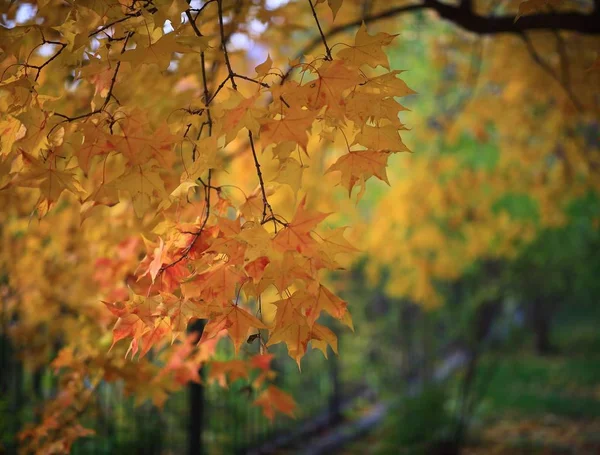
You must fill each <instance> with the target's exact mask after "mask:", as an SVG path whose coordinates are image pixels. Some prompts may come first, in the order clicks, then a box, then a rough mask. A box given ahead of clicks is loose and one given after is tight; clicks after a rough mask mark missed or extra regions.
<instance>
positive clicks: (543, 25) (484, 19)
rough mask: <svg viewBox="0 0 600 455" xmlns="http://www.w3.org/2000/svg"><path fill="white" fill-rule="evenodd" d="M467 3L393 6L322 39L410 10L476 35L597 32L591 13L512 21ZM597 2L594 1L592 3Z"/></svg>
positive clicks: (599, 26) (511, 17)
mask: <svg viewBox="0 0 600 455" xmlns="http://www.w3.org/2000/svg"><path fill="white" fill-rule="evenodd" d="M469 3H470V2H468V1H467V2H463V3H461V5H459V6H452V5H447V4H444V3H440V2H439V1H438V0H425V3H421V4H416V5H402V6H396V7H393V8H390V9H387V10H384V11H381V12H379V13H377V14H372V15H367V16H365V17H361V18H359V19H357V20H355V21H353V22H349V23H347V24H342V25H338V26H336V27H333V28H331V29H330V30H329V32H327V33H325V38H330V37H332V36H334V35H337V34H339V33H342V32H345V31H348V30H350V29H352V28H355V27H359V26H360V25H361V24H362V23H363V21H364V22H365V23H370V22H377V21H380V20H384V19H389V18H391V17H396V16H400V15H402V14H405V13H411V12H415V11H422V10H427V9H429V10H432V11H435V12H437V13H438V14H439V16H440V17H441V18H442V19H446V20H448V21H450V22H452V23H453V24H455V25H457V26H458V27H460V28H462V29H463V30H466V31H469V32H472V33H475V34H478V35H495V34H502V33H515V34H519V35H520V34H522V33H523V32H525V31H528V30H565V31H566V30H568V31H573V32H578V33H582V34H586V35H600V21H599V20H598V17H597V15H595V14H589V15H586V14H581V13H548V14H532V15H528V16H523V17H521V18H519V20H518V21H516V22H515V16H514V15H508V16H507V15H504V16H480V15H478V14H476V13H475V12H473V10H472V9H468V8H466V7H463V6H464V5H467V6H468V4H469ZM598 3H600V1H597V3H596V4H598ZM321 41H322V39H321V37H320V36H319V37H316V38H315V39H314V40H313V41H312V42H311V43H309V45H308V46H307V47H306V48H305V49H304V50H303V51H302V54H306V53H310V52H311V51H312V50H314V49H315V48H316V47H317V46H318V45H319V43H320V42H321Z"/></svg>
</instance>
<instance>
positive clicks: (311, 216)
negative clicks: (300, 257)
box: [273, 198, 330, 253]
mask: <svg viewBox="0 0 600 455" xmlns="http://www.w3.org/2000/svg"><path fill="white" fill-rule="evenodd" d="M329 215H330V213H322V212H317V211H312V210H307V209H306V198H304V199H302V201H301V202H300V204H299V205H298V208H297V209H296V214H295V215H294V218H293V219H292V221H291V222H290V223H288V225H287V226H286V227H285V228H283V229H282V230H281V231H279V232H278V233H277V235H276V236H275V238H274V239H273V244H274V245H276V246H278V247H279V248H280V249H281V250H283V251H287V250H292V251H294V250H295V251H298V252H299V253H304V252H307V251H308V250H310V248H312V247H313V245H314V244H315V243H316V242H315V240H314V239H313V238H312V237H311V236H310V231H312V230H313V229H314V228H315V227H316V226H317V225H318V224H319V223H320V222H321V221H323V220H324V219H325V218H327V217H328V216H329Z"/></svg>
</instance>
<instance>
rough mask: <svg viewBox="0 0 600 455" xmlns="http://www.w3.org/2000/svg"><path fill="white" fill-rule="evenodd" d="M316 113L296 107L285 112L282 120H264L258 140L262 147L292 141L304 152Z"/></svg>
mask: <svg viewBox="0 0 600 455" xmlns="http://www.w3.org/2000/svg"><path fill="white" fill-rule="evenodd" d="M316 117H317V113H316V112H314V111H311V110H303V109H300V108H297V107H293V108H291V109H288V110H286V112H285V115H284V117H283V118H280V119H278V120H275V119H271V120H266V121H264V122H263V123H262V126H261V127H260V140H261V143H262V144H263V146H264V147H266V146H268V145H270V144H278V143H280V142H285V141H292V142H295V143H296V144H298V145H299V146H300V147H302V149H303V150H304V151H306V147H307V145H308V131H309V130H310V128H311V126H312V124H313V121H314V120H315V118H316Z"/></svg>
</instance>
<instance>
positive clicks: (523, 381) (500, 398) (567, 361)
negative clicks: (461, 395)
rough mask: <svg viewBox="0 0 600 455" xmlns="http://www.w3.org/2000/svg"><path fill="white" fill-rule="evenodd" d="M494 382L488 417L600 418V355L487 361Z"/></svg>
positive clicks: (488, 391)
mask: <svg viewBox="0 0 600 455" xmlns="http://www.w3.org/2000/svg"><path fill="white" fill-rule="evenodd" d="M490 368H492V369H493V370H492V371H490V374H491V375H492V378H491V380H490V382H489V384H488V385H487V387H486V389H485V395H484V398H483V402H482V403H481V404H482V408H483V409H485V411H486V414H492V415H494V414H495V415H497V414H499V413H505V412H510V413H511V414H512V413H516V414H521V415H523V416H532V415H542V414H556V415H561V416H566V417H572V418H590V417H600V393H599V392H600V355H596V356H593V357H592V356H589V355H585V356H582V355H579V356H570V357H566V356H557V357H543V358H542V357H536V356H533V355H518V356H517V355H514V356H510V357H502V358H497V357H496V358H493V357H490V358H487V359H485V361H484V362H482V366H481V369H482V370H483V371H486V370H487V371H489V370H488V369H490Z"/></svg>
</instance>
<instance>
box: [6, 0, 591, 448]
mask: <svg viewBox="0 0 600 455" xmlns="http://www.w3.org/2000/svg"><path fill="white" fill-rule="evenodd" d="M363 3H364V2H361V1H346V2H344V3H342V2H341V1H328V2H324V1H317V2H306V1H297V2H281V3H279V2H272V1H267V0H264V1H263V0H260V1H252V2H251V1H242V0H239V1H237V0H236V1H233V0H209V1H207V2H198V1H191V2H189V3H188V2H186V1H183V0H153V1H137V0H133V1H125V0H122V1H119V2H97V1H82V2H70V3H65V2H62V1H58V0H39V1H27V0H25V1H14V2H9V3H7V4H6V5H5V6H3V10H2V16H1V19H0V21H1V23H0V25H1V27H0V49H1V51H2V52H1V53H0V74H1V77H0V106H1V107H2V109H1V112H2V114H1V116H0V132H1V133H2V137H1V142H0V169H1V172H0V204H2V207H6V209H3V211H2V213H1V214H0V236H1V239H2V253H1V254H0V278H1V279H2V287H1V292H2V298H3V309H2V318H3V320H2V322H3V324H2V334H3V335H4V334H7V335H8V336H9V337H10V339H11V343H12V344H14V346H15V347H16V348H17V350H18V351H19V352H20V355H21V357H22V360H23V362H24V363H25V365H26V366H27V368H28V369H30V370H34V371H35V370H37V369H39V368H40V367H41V366H43V365H46V364H48V363H49V362H51V365H52V368H53V369H54V370H55V371H56V372H57V373H58V374H59V375H60V379H59V387H58V390H57V392H56V395H55V396H54V397H53V399H52V400H50V401H49V402H48V403H47V404H46V405H45V406H44V410H43V416H42V418H41V419H39V421H38V422H37V425H36V426H32V427H30V428H27V429H26V430H25V431H24V432H22V434H21V438H22V441H23V444H24V445H25V446H26V447H28V448H29V449H30V450H37V451H41V452H42V451H45V452H48V453H52V452H63V451H68V450H69V448H70V447H71V445H72V444H73V442H74V441H75V440H76V439H77V438H79V437H82V436H86V435H89V434H90V432H89V430H87V429H86V428H84V426H83V425H81V423H80V420H81V417H82V415H83V414H84V413H85V412H86V409H88V408H89V407H90V406H93V403H94V400H95V393H96V391H97V389H98V387H100V385H101V384H104V383H106V382H116V381H119V382H120V383H122V384H123V389H124V391H125V392H126V393H127V394H130V395H133V396H135V399H136V402H138V403H139V404H141V403H143V402H145V401H147V400H150V401H152V402H153V403H154V404H156V405H158V406H161V405H162V404H164V402H165V401H166V400H167V398H168V397H169V396H170V395H171V394H172V393H173V392H175V391H176V390H179V389H181V388H182V387H183V386H184V385H185V384H187V383H188V382H190V381H196V382H200V381H202V378H201V377H200V375H199V373H198V372H199V369H200V368H201V367H202V368H204V370H205V371H206V372H207V377H206V381H207V382H209V383H214V384H218V385H221V386H225V387H232V388H233V389H234V390H238V388H239V390H246V391H248V393H249V395H250V396H251V397H252V400H253V401H254V402H255V404H256V405H258V406H260V407H262V408H263V409H264V412H265V414H266V415H267V416H268V417H271V418H273V417H274V416H275V415H276V412H278V413H283V414H287V415H293V414H294V411H293V400H292V398H291V397H289V396H288V395H287V394H286V393H285V392H283V391H282V390H279V389H278V388H276V386H275V384H276V382H277V379H276V377H275V376H276V375H275V371H274V370H275V368H273V367H272V365H271V362H272V360H273V352H275V350H273V349H271V350H270V348H271V346H273V345H275V344H279V343H281V344H283V345H285V347H286V349H287V352H288V354H289V356H290V357H292V358H293V359H294V360H295V361H296V362H297V363H298V366H300V364H301V360H302V358H303V356H304V355H305V353H306V352H308V351H309V350H310V349H312V348H314V349H319V350H321V351H322V352H323V354H325V355H327V353H328V351H329V349H330V348H331V350H332V351H334V352H336V353H337V350H338V345H337V337H336V334H335V332H334V331H333V330H332V329H331V328H330V327H329V323H327V324H326V323H325V321H328V318H333V319H335V320H337V321H338V322H341V323H342V324H344V325H346V326H348V327H350V328H353V322H352V319H351V317H350V313H349V311H348V307H347V303H346V301H345V300H343V299H342V298H341V297H340V294H341V292H340V291H342V290H343V288H344V287H347V290H348V289H350V286H348V285H347V282H348V281H349V280H348V275H346V276H345V277H344V278H343V279H340V280H338V281H333V280H330V272H332V271H336V270H340V269H342V268H344V267H345V266H347V265H349V264H350V262H351V258H352V257H353V255H355V254H356V253H357V251H358V250H359V249H360V250H363V251H365V253H366V254H367V255H368V258H367V261H366V274H367V275H368V276H369V278H370V282H371V284H372V285H379V284H381V283H382V282H385V284H384V286H385V291H386V293H387V294H388V297H391V298H392V299H391V300H389V301H388V302H387V308H388V309H389V308H391V307H392V306H393V304H395V303H399V302H409V303H410V305H413V304H416V305H420V306H422V307H424V308H427V309H432V308H437V307H439V306H441V304H442V302H443V301H449V300H450V299H449V298H448V297H447V295H446V294H445V292H444V290H445V289H447V288H445V286H448V285H449V284H451V283H453V282H457V281H459V280H460V279H461V278H464V277H465V276H469V274H470V273H473V275H475V276H477V273H476V272H473V269H477V267H478V266H479V265H480V264H485V263H487V262H489V261H492V262H494V261H499V262H502V263H504V261H511V260H512V259H514V258H515V257H518V256H519V254H520V252H521V251H523V248H524V247H527V245H529V244H530V242H531V241H533V240H534V239H536V238H538V236H539V235H540V233H542V235H547V234H544V233H547V232H550V230H551V229H553V228H562V227H565V226H566V225H568V223H569V214H568V212H566V211H565V209H566V208H567V207H569V206H570V205H571V204H572V203H573V202H574V201H577V200H578V199H580V198H581V197H582V196H584V195H586V194H590V193H593V192H594V191H597V190H598V186H597V185H598V181H599V180H598V171H599V169H600V168H599V167H598V164H597V163H598V156H599V155H598V154H599V153H600V151H599V146H600V144H599V143H598V141H597V138H595V136H594V134H596V135H597V129H598V121H597V114H598V106H599V101H598V97H597V90H596V87H597V82H598V78H599V74H600V72H598V71H596V66H597V61H598V60H597V55H596V48H597V45H598V40H597V37H596V36H597V35H598V34H599V33H600V31H599V30H598V27H599V25H598V24H600V21H597V15H598V11H597V8H589V7H588V6H589V5H587V4H583V5H581V4H579V3H578V4H576V5H574V6H573V5H564V4H560V5H558V4H555V3H556V2H533V1H530V2H523V4H521V5H520V3H521V2H518V1H516V0H511V1H508V2H502V4H499V3H495V2H492V4H488V2H471V1H461V2H460V3H457V4H456V5H455V4H449V3H445V2H444V3H442V2H439V1H437V0H427V1H425V2H423V3H422V4H416V3H415V4H413V3H405V2H403V1H399V2H395V3H394V4H393V5H389V4H388V2H368V3H369V4H368V5H367V6H365V5H364V4H363ZM565 3H568V2H565ZM582 3H585V2H582ZM404 13H415V15H413V16H408V15H407V16H403V19H402V21H401V22H398V23H394V24H390V23H389V22H388V23H386V22H383V24H384V25H383V26H382V27H381V28H380V29H379V30H375V25H374V23H376V22H379V21H384V20H385V19H386V18H390V17H392V16H394V15H398V16H400V15H404ZM440 17H441V18H443V19H446V20H447V21H448V22H441V21H439V20H437V19H439V18H440ZM357 18H358V19H357ZM404 18H405V19H404ZM434 19H435V20H434ZM332 21H333V22H332ZM424 24H426V25H428V28H427V29H426V31H425V32H423V33H422V32H421V29H422V25H424ZM456 27H459V28H462V29H464V30H467V31H469V32H471V34H469V35H466V34H457V33H456V30H455V28H456ZM403 30H408V31H409V32H410V33H406V34H405V35H406V36H404V34H403V36H398V35H396V33H397V32H400V31H403ZM539 30H541V31H539ZM532 31H533V32H532ZM538 31H539V34H538ZM344 32H349V34H348V36H344V34H343V33H344ZM488 34H489V35H499V36H494V38H493V39H490V40H488V39H487V38H486V39H483V38H481V36H479V35H488ZM312 37H316V38H315V39H314V40H313V41H308V43H307V44H306V45H305V46H304V47H303V46H299V45H298V43H302V42H304V40H310V39H311V38H312ZM317 49H318V50H317ZM409 49H412V50H413V51H412V52H408V50H409ZM424 56H425V57H426V60H427V62H429V63H428V64H427V65H424V64H420V65H418V64H417V61H422V60H423V57H424ZM466 56H469V58H466ZM398 57H402V60H401V61H402V67H399V66H398V65H396V64H395V63H394V62H395V61H396V60H397V59H398ZM390 62H391V63H392V64H390ZM595 62H596V63H595ZM595 65H596V66H595ZM413 68H414V70H415V71H414V72H412V73H411V72H407V73H403V72H402V71H403V70H405V69H410V70H412V69H413ZM405 81H407V82H408V85H407V83H406V82H405ZM409 86H410V87H412V88H415V89H417V90H418V91H419V92H420V95H419V104H418V108H419V109H418V115H420V116H421V118H422V119H424V121H423V122H421V124H420V125H419V127H418V128H415V131H414V133H411V135H410V143H409V144H410V147H408V146H407V145H406V144H405V140H407V142H408V139H407V135H406V134H405V133H404V130H406V129H407V128H406V126H405V125H404V123H403V122H402V121H401V120H400V118H399V114H400V113H402V112H403V111H405V110H407V108H406V107H405V106H404V104H407V105H409V106H411V107H414V106H413V104H411V103H414V96H410V95H414V94H415V92H414V91H413V90H411V88H409ZM435 87H437V90H435V89H434V88H435ZM403 97H406V102H405V101H404V100H403V99H401V98H403ZM411 100H413V101H411ZM399 101H401V102H402V103H403V104H400V102H399ZM411 123H413V122H412V121H411ZM516 125H518V128H517V127H516ZM399 132H402V137H401V136H400V134H399ZM440 132H442V133H443V134H439V133H440ZM434 136H435V137H436V138H437V139H436V140H432V137H434ZM409 148H410V149H413V150H418V152H419V153H416V154H414V155H411V154H408V153H399V152H407V151H408V150H409ZM388 163H395V164H398V166H393V167H391V166H388ZM371 177H376V179H372V178H371ZM367 180H368V181H369V186H370V187H371V188H370V189H373V191H369V192H365V190H366V182H367ZM377 180H379V181H381V182H383V183H391V184H392V189H391V190H387V189H386V190H385V191H383V190H382V188H383V186H378V182H376V181H377ZM337 187H340V189H341V190H340V191H338V188H337ZM343 193H345V194H343ZM342 196H343V197H342ZM348 196H349V197H348ZM377 198H381V200H377ZM365 221H367V223H365ZM594 223H596V224H594ZM346 225H350V226H351V227H350V228H346V227H344V226H346ZM586 229H589V230H591V231H593V230H595V229H597V220H596V221H592V223H590V224H589V226H588V228H586ZM539 238H540V239H543V237H539ZM541 242H544V240H541ZM559 242H560V241H559ZM532 245H534V246H530V248H535V243H534V244H532ZM525 251H527V250H525ZM571 259H572V257H571V256H569V261H570V260H571ZM541 261H542V262H545V259H544V255H543V254H542V259H541ZM384 275H385V276H387V279H386V280H382V279H381V278H382V276H384ZM473 275H471V276H473ZM475 280H476V278H473V281H475ZM486 283H487V281H486ZM475 287H477V286H475ZM364 295H365V296H367V295H368V292H367V291H365V293H364ZM477 295H478V296H479V294H477ZM475 300H477V299H475ZM390 311H391V310H390ZM398 311H400V310H398ZM197 319H202V320H205V322H206V324H205V326H204V329H203V331H202V333H201V334H200V333H198V331H197V330H191V329H190V325H191V323H192V322H193V321H195V320H197ZM365 325H368V324H365ZM111 328H112V335H111ZM188 332H190V333H188ZM362 333H365V332H362ZM362 333H361V335H360V337H357V338H358V339H357V341H356V342H357V343H361V342H362V343H363V344H364V343H366V342H367V341H365V340H369V339H370V338H364V336H363V335H362ZM361 337H362V339H361ZM227 338H229V340H230V341H229V343H230V344H231V347H232V349H231V350H232V351H234V353H235V354H236V355H235V356H234V355H227V356H226V357H220V355H219V352H220V351H219V349H218V347H217V345H218V344H219V345H222V344H223V343H221V340H223V342H224V343H227V341H225V340H226V339H227ZM384 348H387V352H389V351H393V350H394V349H393V346H384ZM381 350H382V352H383V351H384V349H381ZM134 357H135V361H132V358H134ZM241 382H244V385H240V383H241ZM234 383H235V385H234Z"/></svg>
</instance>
